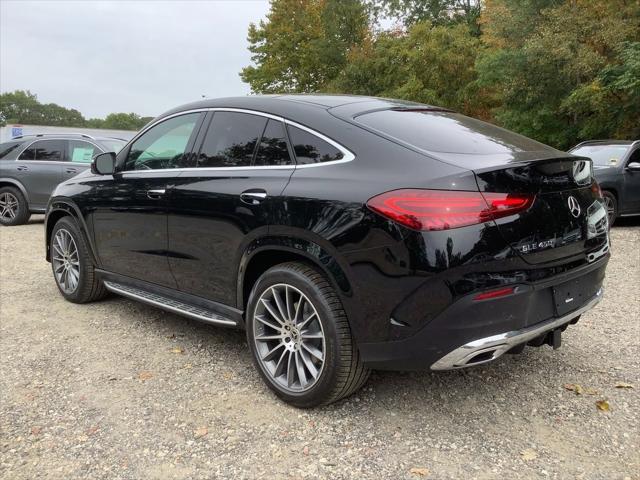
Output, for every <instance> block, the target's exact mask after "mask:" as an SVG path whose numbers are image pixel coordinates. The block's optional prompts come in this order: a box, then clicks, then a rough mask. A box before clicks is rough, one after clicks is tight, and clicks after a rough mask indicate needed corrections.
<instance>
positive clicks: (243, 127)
mask: <svg viewBox="0 0 640 480" xmlns="http://www.w3.org/2000/svg"><path fill="white" fill-rule="evenodd" d="M266 124H267V119H266V118H265V117H260V116H258V115H250V114H248V113H239V112H216V113H215V114H214V115H213V120H211V125H209V129H208V131H207V135H206V137H205V139H204V143H203V144H202V148H201V150H200V155H199V157H198V167H248V166H250V165H251V161H252V160H253V155H254V153H255V150H256V146H257V144H258V141H259V140H260V138H261V137H262V132H263V131H264V129H265V126H266Z"/></svg>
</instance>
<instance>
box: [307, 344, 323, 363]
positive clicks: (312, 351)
mask: <svg viewBox="0 0 640 480" xmlns="http://www.w3.org/2000/svg"><path fill="white" fill-rule="evenodd" d="M302 348H304V349H305V350H306V351H307V352H309V353H310V354H311V355H313V356H314V357H316V358H317V359H318V360H324V355H322V352H321V351H320V350H318V349H317V348H316V347H314V346H313V345H307V344H306V343H303V344H302Z"/></svg>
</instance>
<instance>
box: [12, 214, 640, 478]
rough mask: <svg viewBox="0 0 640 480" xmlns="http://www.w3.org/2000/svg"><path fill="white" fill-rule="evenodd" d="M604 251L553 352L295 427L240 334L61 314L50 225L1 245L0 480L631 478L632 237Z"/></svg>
mask: <svg viewBox="0 0 640 480" xmlns="http://www.w3.org/2000/svg"><path fill="white" fill-rule="evenodd" d="M611 235H612V247H613V256H612V258H611V262H610V264H609V268H608V273H607V278H606V281H605V288H606V294H605V298H604V300H603V301H602V302H601V303H600V304H599V305H598V306H597V307H596V308H595V309H594V310H592V311H591V312H589V313H587V314H586V315H584V316H583V318H582V320H581V321H580V322H579V323H578V325H576V326H574V327H570V328H569V330H568V331H567V332H566V333H565V334H564V336H563V346H562V348H561V349H559V350H557V351H555V352H553V351H552V350H551V349H550V348H549V347H543V348H539V349H534V348H528V349H526V350H525V353H523V354H522V355H519V356H507V357H505V358H504V359H502V360H499V361H498V362H497V363H495V364H492V365H488V366H484V367H478V368H475V369H469V370H463V371H454V372H443V373H430V372H422V373H394V372H377V373H374V374H373V376H372V378H371V380H370V381H369V382H368V384H367V385H366V386H365V388H364V389H363V390H362V391H361V392H359V393H357V394H356V395H355V396H353V397H351V398H349V399H347V400H346V401H342V402H340V403H338V404H334V405H331V406H329V407H325V408H320V409H316V410H307V411H303V410H297V409H295V408H292V407H289V406H287V405H285V404H284V403H282V402H280V401H278V400H277V399H276V398H275V397H274V396H273V395H272V394H271V393H270V392H269V391H268V389H267V388H266V387H265V386H264V385H263V383H262V382H261V380H260V378H259V377H258V374H257V373H256V372H255V371H254V369H253V366H252V364H251V359H250V356H249V352H248V350H247V348H246V345H245V338H244V334H243V332H238V331H234V330H225V329H221V328H215V327H213V326H209V325H204V324H199V323H195V322H192V321H189V320H187V319H184V318H182V317H179V316H176V315H172V314H169V313H164V312H162V311H160V310H158V309H155V308H152V307H149V306H145V305H142V304H139V303H135V302H132V301H129V300H126V299H124V298H120V297H115V296H114V297H110V298H109V299H107V300H105V301H102V302H99V303H95V304H87V305H75V304H71V303H67V302H65V301H64V300H63V299H62V297H61V296H60V295H59V294H58V291H57V289H56V286H55V284H54V282H53V280H52V276H51V271H50V266H49V264H48V263H46V261H45V260H44V258H43V257H44V252H43V224H42V216H34V217H33V218H32V220H31V221H30V223H29V224H28V225H25V226H20V227H12V228H2V229H0V246H1V250H0V292H1V293H0V364H1V370H0V401H1V410H0V478H4V479H33V478H65V479H66V478H105V479H115V478H375V479H383V478H385V479H386V478H390V479H396V478H399V479H402V478H433V479H448V478H451V479H460V478H477V479H489V478H561V479H565V478H576V479H582V478H584V479H626V478H629V479H635V478H640V453H639V452H640V438H639V437H640V425H639V420H638V416H639V412H640V399H639V395H638V392H639V390H640V378H639V377H640V348H639V345H640V326H639V325H640V324H639V318H640V294H639V293H638V289H639V285H640V253H639V250H638V247H639V246H640V221H637V220H634V221H625V222H620V225H619V226H617V227H615V228H614V229H613V230H612V233H611ZM631 387H634V388H631ZM602 401H606V402H607V403H602ZM597 402H601V403H597ZM598 405H600V407H601V408H602V409H604V410H601V409H599V408H598ZM607 405H608V407H609V410H608V411H606V407H607Z"/></svg>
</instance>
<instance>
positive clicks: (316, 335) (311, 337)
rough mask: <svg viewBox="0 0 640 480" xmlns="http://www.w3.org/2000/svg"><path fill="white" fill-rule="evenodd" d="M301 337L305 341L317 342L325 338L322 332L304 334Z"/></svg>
mask: <svg viewBox="0 0 640 480" xmlns="http://www.w3.org/2000/svg"><path fill="white" fill-rule="evenodd" d="M300 336H302V339H303V340H316V339H321V338H324V337H323V335H322V333H320V332H313V333H307V332H302V333H301V334H300Z"/></svg>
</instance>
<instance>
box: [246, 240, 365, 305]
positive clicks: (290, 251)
mask: <svg viewBox="0 0 640 480" xmlns="http://www.w3.org/2000/svg"><path fill="white" fill-rule="evenodd" d="M290 261H298V262H301V263H306V264H308V265H312V266H314V267H316V268H318V269H320V271H322V273H324V275H325V276H326V277H327V279H328V280H329V282H330V283H331V285H332V286H333V288H334V289H335V290H336V291H337V292H338V294H339V295H340V296H343V297H351V296H352V295H353V292H352V289H351V284H350V283H349V280H348V278H347V275H346V274H345V269H344V268H343V266H342V265H340V263H339V262H338V260H337V259H336V256H335V255H332V254H331V253H329V252H328V251H327V250H326V249H324V248H323V247H321V246H320V245H318V244H317V243H315V242H313V241H310V240H305V239H300V238H293V237H279V236H271V237H266V238H261V239H257V240H254V241H253V242H252V243H251V244H250V245H249V246H248V248H247V249H245V252H244V254H243V255H242V258H241V259H240V262H239V266H238V276H237V282H238V283H237V288H236V295H237V299H236V302H237V305H238V308H240V309H243V310H244V309H245V307H246V304H247V301H248V299H249V294H250V292H251V289H252V288H253V285H255V282H256V281H257V280H258V278H259V277H260V275H262V274H263V273H264V272H265V271H267V270H268V269H269V268H271V267H273V266H275V265H279V264H281V263H286V262H290Z"/></svg>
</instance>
